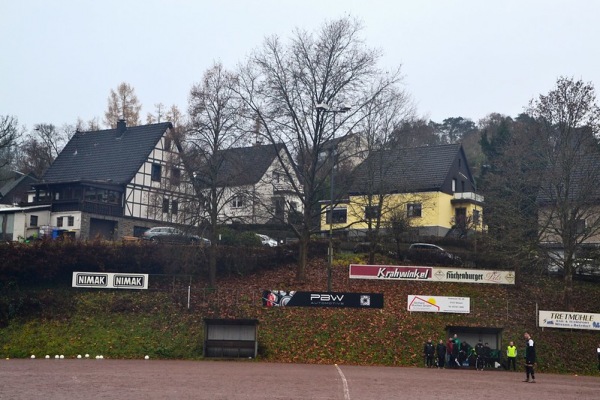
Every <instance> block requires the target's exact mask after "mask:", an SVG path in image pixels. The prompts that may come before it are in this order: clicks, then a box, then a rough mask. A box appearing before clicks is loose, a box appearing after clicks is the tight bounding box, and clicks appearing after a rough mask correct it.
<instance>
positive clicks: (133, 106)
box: [104, 82, 142, 128]
mask: <svg viewBox="0 0 600 400" xmlns="http://www.w3.org/2000/svg"><path fill="white" fill-rule="evenodd" d="M141 109H142V105H141V104H140V102H139V100H138V98H137V96H136V94H135V90H134V88H133V86H130V85H129V84H127V83H125V82H122V83H121V84H120V85H119V86H118V87H117V90H116V91H115V90H113V89H111V90H110V95H109V96H108V109H107V110H106V112H105V113H104V124H105V125H106V126H109V127H111V128H115V127H116V126H117V121H118V120H120V119H124V120H125V122H126V123H127V125H129V126H137V125H139V124H140V110H141Z"/></svg>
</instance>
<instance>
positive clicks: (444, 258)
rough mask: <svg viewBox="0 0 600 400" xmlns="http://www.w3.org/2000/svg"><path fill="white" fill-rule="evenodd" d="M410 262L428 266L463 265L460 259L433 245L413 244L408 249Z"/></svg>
mask: <svg viewBox="0 0 600 400" xmlns="http://www.w3.org/2000/svg"><path fill="white" fill-rule="evenodd" d="M408 260H410V261H411V262H422V263H426V264H442V265H461V264H462V260H461V259H460V257H458V256H456V255H454V254H452V253H450V252H448V251H446V250H444V249H443V248H442V247H440V246H438V245H435V244H431V243H413V244H411V245H410V247H409V248H408Z"/></svg>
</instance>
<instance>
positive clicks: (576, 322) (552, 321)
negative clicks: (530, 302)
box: [539, 310, 600, 331]
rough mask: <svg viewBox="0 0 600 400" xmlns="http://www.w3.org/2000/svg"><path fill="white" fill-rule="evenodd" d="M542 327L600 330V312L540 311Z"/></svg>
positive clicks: (540, 324)
mask: <svg viewBox="0 0 600 400" xmlns="http://www.w3.org/2000/svg"><path fill="white" fill-rule="evenodd" d="M539 326H541V327H542V328H564V329H590V330H594V331H600V314H590V313H577V312H569V311H542V310H540V311H539Z"/></svg>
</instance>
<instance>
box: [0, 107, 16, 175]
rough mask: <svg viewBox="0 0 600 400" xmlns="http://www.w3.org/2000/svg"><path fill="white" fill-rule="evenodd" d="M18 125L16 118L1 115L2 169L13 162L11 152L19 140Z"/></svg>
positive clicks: (0, 163)
mask: <svg viewBox="0 0 600 400" xmlns="http://www.w3.org/2000/svg"><path fill="white" fill-rule="evenodd" d="M18 125H19V121H18V120H17V119H16V118H15V117H12V116H10V115H0V168H4V167H5V166H7V165H8V164H9V163H10V162H11V153H12V151H11V150H12V148H13V146H14V145H15V144H16V142H17V140H18V138H19V126H18Z"/></svg>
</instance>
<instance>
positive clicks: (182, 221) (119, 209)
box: [34, 120, 197, 239]
mask: <svg viewBox="0 0 600 400" xmlns="http://www.w3.org/2000/svg"><path fill="white" fill-rule="evenodd" d="M181 154H182V147H181V145H180V143H179V141H178V140H177V138H176V136H175V135H174V130H173V125H172V124H171V123H169V122H165V123H158V124H151V125H143V126H134V127H128V126H126V124H125V121H123V120H121V121H119V122H118V123H117V127H116V129H108V130H101V131H93V132H77V133H76V134H75V135H74V136H73V138H72V139H71V140H70V141H69V143H67V145H66V146H65V148H64V149H63V150H62V152H61V153H60V154H59V156H58V157H57V158H56V160H55V161H54V163H53V164H52V165H51V166H50V168H49V169H48V171H46V173H45V174H44V176H43V177H42V178H41V180H40V181H39V182H38V183H36V184H35V185H34V189H35V199H34V204H50V205H51V217H50V225H52V226H54V227H56V228H59V229H63V230H67V231H70V232H72V233H73V234H74V236H75V237H78V238H82V239H89V238H95V237H103V238H108V239H116V238H120V237H123V236H140V235H141V234H142V233H143V232H144V231H145V230H147V229H148V228H149V227H152V226H157V225H179V226H185V227H188V228H189V227H191V226H192V225H193V224H194V223H193V221H194V219H193V214H194V212H195V210H196V209H197V207H196V205H195V199H196V196H194V191H193V186H192V184H191V180H190V174H189V173H188V171H187V170H186V168H185V167H184V163H183V161H182V157H181Z"/></svg>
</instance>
